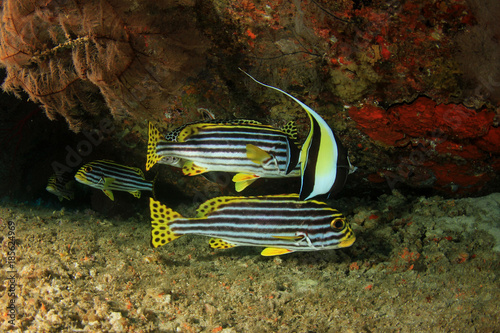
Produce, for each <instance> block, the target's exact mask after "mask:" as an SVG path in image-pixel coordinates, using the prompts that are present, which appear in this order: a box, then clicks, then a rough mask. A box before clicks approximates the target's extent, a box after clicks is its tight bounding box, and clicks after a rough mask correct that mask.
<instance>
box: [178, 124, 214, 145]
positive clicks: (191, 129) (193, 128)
mask: <svg viewBox="0 0 500 333" xmlns="http://www.w3.org/2000/svg"><path fill="white" fill-rule="evenodd" d="M211 125H212V124H207V123H200V124H190V125H187V126H186V127H185V128H184V129H183V130H182V131H181V132H180V133H179V135H178V136H177V142H185V141H186V139H187V138H189V137H190V136H193V135H196V134H198V133H199V132H200V129H202V128H204V127H207V126H211Z"/></svg>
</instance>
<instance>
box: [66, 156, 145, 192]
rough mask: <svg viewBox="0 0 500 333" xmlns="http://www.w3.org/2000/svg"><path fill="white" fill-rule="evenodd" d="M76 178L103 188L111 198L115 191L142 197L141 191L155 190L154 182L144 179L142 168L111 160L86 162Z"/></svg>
mask: <svg viewBox="0 0 500 333" xmlns="http://www.w3.org/2000/svg"><path fill="white" fill-rule="evenodd" d="M75 179H76V180H77V181H78V182H80V183H82V184H85V185H88V186H91V187H94V188H97V189H100V190H102V191H103V192H104V194H106V195H107V196H108V197H109V198H110V199H111V200H114V195H113V191H125V192H129V193H130V194H132V195H133V196H134V197H136V198H140V197H141V191H153V182H152V181H147V180H145V179H144V173H143V172H142V170H141V169H139V168H133V167H129V166H125V165H121V164H118V163H116V162H113V161H110V160H99V161H93V162H90V163H87V164H85V165H84V166H82V167H81V168H80V170H78V172H77V173H76V175H75Z"/></svg>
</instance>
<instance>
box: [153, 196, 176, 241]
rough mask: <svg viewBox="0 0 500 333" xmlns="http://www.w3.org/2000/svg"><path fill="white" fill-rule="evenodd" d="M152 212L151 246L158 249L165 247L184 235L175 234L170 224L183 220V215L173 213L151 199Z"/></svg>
mask: <svg viewBox="0 0 500 333" xmlns="http://www.w3.org/2000/svg"><path fill="white" fill-rule="evenodd" d="M149 209H150V211H151V245H152V246H153V247H158V246H162V245H165V244H167V243H169V242H171V241H173V240H174V239H177V238H179V237H180V236H182V235H178V234H175V233H174V232H173V231H172V230H171V229H170V226H169V224H170V223H171V222H173V221H175V220H178V219H181V218H183V217H182V215H181V214H179V213H177V212H175V211H173V210H172V209H170V208H168V207H167V206H165V205H163V204H162V203H160V202H159V201H156V200H154V199H153V198H149Z"/></svg>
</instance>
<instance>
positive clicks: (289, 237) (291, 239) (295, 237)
mask: <svg viewBox="0 0 500 333" xmlns="http://www.w3.org/2000/svg"><path fill="white" fill-rule="evenodd" d="M273 237H274V238H277V239H284V240H290V241H296V240H301V239H302V238H304V235H298V236H273Z"/></svg>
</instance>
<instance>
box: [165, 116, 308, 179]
mask: <svg viewBox="0 0 500 333" xmlns="http://www.w3.org/2000/svg"><path fill="white" fill-rule="evenodd" d="M184 130H187V131H192V133H193V134H190V135H187V136H186V137H185V138H184V139H183V141H182V142H171V141H166V140H160V141H159V142H158V143H157V144H156V154H157V155H158V156H160V157H175V158H179V159H183V160H189V161H193V162H194V164H196V166H198V167H201V168H204V169H207V170H208V171H225V172H234V173H248V174H256V175H259V176H261V177H285V176H287V175H289V176H295V177H297V176H299V175H300V169H299V168H298V167H297V163H298V156H299V150H298V148H297V147H296V146H295V144H294V143H293V142H292V139H291V138H290V137H289V136H288V135H287V134H285V133H284V132H282V131H281V130H278V129H275V128H273V127H271V126H267V125H257V124H245V125H234V124H209V123H204V124H192V125H190V126H188V127H186V128H185V129H184ZM180 135H182V133H180ZM248 144H251V145H254V146H256V147H258V148H260V149H262V150H263V151H265V152H266V153H268V154H269V155H271V159H270V160H269V161H266V163H263V164H262V165H259V164H257V163H255V162H252V161H251V160H250V159H249V158H248V156H247V145H248ZM159 163H162V161H161V160H160V161H159ZM294 169H295V171H294V172H293V173H291V171H292V170H294ZM290 173H291V175H290Z"/></svg>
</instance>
